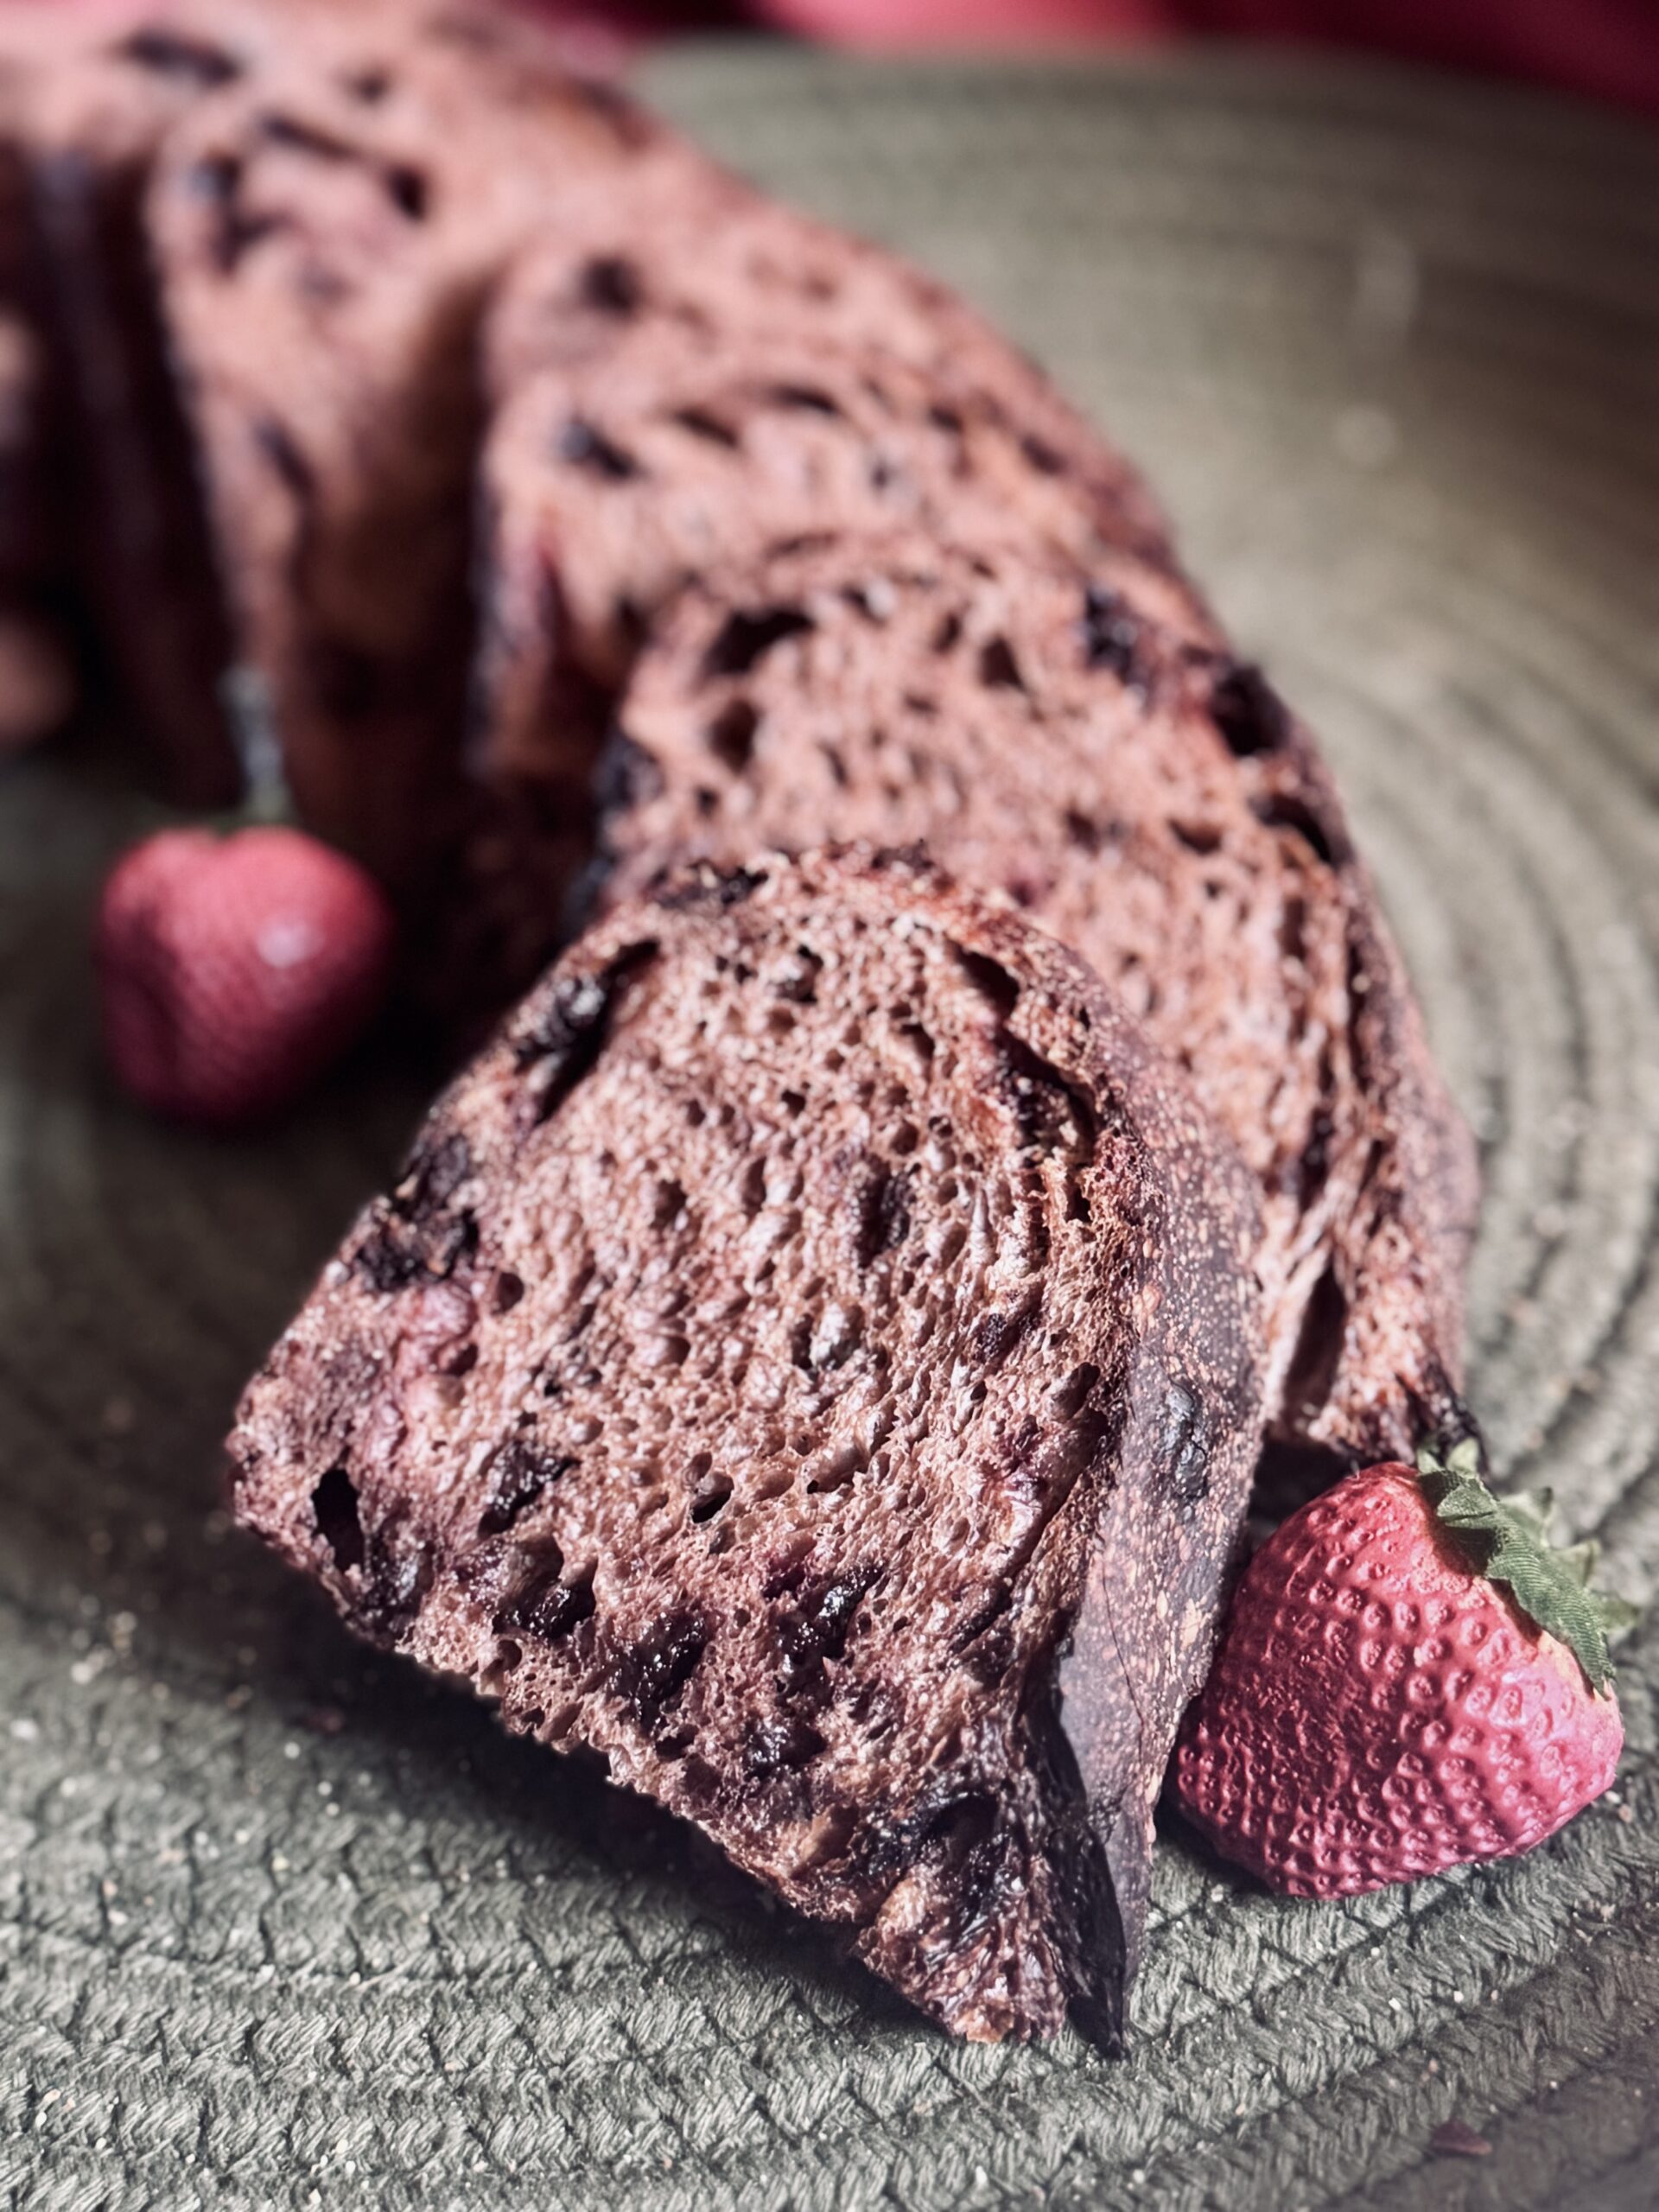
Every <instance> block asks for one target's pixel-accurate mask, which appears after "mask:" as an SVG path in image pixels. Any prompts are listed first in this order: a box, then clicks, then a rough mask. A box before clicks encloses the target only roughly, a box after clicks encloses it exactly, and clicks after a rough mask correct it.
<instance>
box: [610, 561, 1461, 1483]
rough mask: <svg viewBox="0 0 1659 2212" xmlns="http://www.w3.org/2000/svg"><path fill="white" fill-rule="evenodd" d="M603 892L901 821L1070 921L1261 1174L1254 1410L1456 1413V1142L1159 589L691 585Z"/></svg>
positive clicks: (1295, 1422) (1398, 1446)
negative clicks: (662, 872)
mask: <svg viewBox="0 0 1659 2212" xmlns="http://www.w3.org/2000/svg"><path fill="white" fill-rule="evenodd" d="M603 788H604V791H605V798H606V812H605V818H604V823H603V840H604V846H605V864H606V865H607V866H608V869H609V874H608V875H606V876H601V885H602V887H603V889H604V892H605V895H606V896H607V897H609V898H612V899H626V898H627V897H629V896H631V895H632V894H633V893H636V892H637V891H639V889H641V888H642V887H645V885H647V884H648V883H649V881H650V880H651V879H652V876H653V874H655V873H656V871H657V870H658V869H659V868H662V867H664V865H673V864H677V863H678V862H681V861H684V860H686V859H689V858H691V857H695V856H702V855H707V856H710V857H712V858H713V859H714V860H715V861H717V862H720V863H721V864H727V863H730V862H732V861H737V860H741V859H742V858H743V857H745V856H746V855H748V854H749V853H751V852H753V851H758V850H762V849H766V848H768V847H779V848H784V849H799V848H801V847H804V846H810V845H814V844H817V843H818V842H822V841H823V839H825V838H834V839H839V838H868V839H871V840H874V841H875V842H887V843H904V842H909V841H911V840H918V839H919V840H925V841H926V842H927V844H928V846H929V848H930V849H931V851H932V852H933V854H934V855H936V857H938V859H939V860H940V861H943V862H944V865H945V866H947V867H948V868H950V870H951V871H952V872H953V873H954V874H957V875H959V876H960V877H961V878H962V879H963V880H965V881H969V882H972V883H975V884H977V885H981V886H984V887H993V888H995V889H999V890H1001V891H1003V892H1005V893H1007V895H1008V896H1009V897H1010V898H1011V899H1014V901H1016V902H1017V903H1018V904H1019V905H1020V906H1021V907H1023V908H1024V909H1025V910H1026V911H1027V912H1029V914H1030V915H1031V917H1032V918H1033V920H1035V921H1037V922H1039V923H1040V924H1041V925H1043V926H1044V927H1045V928H1046V929H1048V930H1050V931H1053V933H1054V934H1055V935H1056V936H1058V937H1059V938H1063V939H1064V940H1065V942H1066V943H1067V944H1071V945H1072V946H1074V947H1075V948H1076V949H1077V950H1078V951H1079V952H1080V953H1082V954H1083V955H1084V957H1085V958H1087V959H1088V960H1089V961H1090V963H1092V965H1093V966H1094V967H1095V968H1096V969H1097V970H1098V971H1099V973H1100V975H1101V976H1103V978H1104V979H1105V981H1106V982H1107V983H1108V984H1109V987H1110V988H1112V989H1113V990H1114V991H1115V992H1116V994H1117V995H1119V996H1120V997H1121V998H1122V1001H1123V1002H1124V1003H1125V1004H1126V1005H1127V1006H1128V1007H1129V1009H1130V1010H1131V1012H1133V1013H1134V1014H1137V1015H1138V1016H1140V1017H1141V1018H1142V1019H1144V1020H1145V1021H1146V1022H1147V1026H1148V1027H1149V1028H1150V1029H1151V1031H1152V1032H1153V1033H1154V1036H1155V1037H1156V1038H1157V1039H1159V1040H1160V1042H1161V1043H1162V1044H1163V1045H1164V1046H1165V1047H1166V1049H1167V1050H1168V1051H1169V1052H1171V1053H1172V1054H1173V1055H1174V1056H1175V1057H1176V1058H1179V1060H1180V1061H1181V1062H1182V1063H1183V1064H1184V1065H1185V1066H1186V1067H1187V1068H1188V1069H1189V1070H1190V1071H1191V1073H1192V1077H1193V1078H1194V1080H1195V1082H1196V1084H1197V1086H1198V1090H1199V1092H1200V1094H1201V1096H1203V1097H1204V1098H1205V1101H1206V1102H1207V1103H1208V1104H1209V1106H1210V1107H1211V1110H1212V1111H1213V1112H1214V1113H1215V1115H1216V1116H1217V1119H1218V1120H1219V1121H1220V1122H1222V1123H1223V1124H1224V1126H1225V1127H1226V1128H1228V1129H1229V1131H1230V1134H1231V1135H1232V1136H1233V1138H1234V1139H1235V1141H1236V1143H1237V1145H1238V1147H1239V1148H1240V1150H1241V1152H1242V1153H1243V1156H1244V1158H1245V1159H1246V1160H1247V1161H1248V1162H1249V1166H1250V1167H1251V1168H1252V1169H1253V1171H1254V1172H1255V1175H1256V1177H1257V1179H1258V1181H1259V1183H1260V1185H1261V1191H1262V1228H1263V1242H1262V1248H1261V1250H1260V1252H1259V1254H1258V1255H1257V1260H1256V1267H1257V1270H1258V1273H1259V1274H1260V1275H1261V1278H1262V1284H1263V1287H1264V1291H1265V1293H1266V1296H1267V1300H1268V1315H1269V1324H1268V1329H1269V1348H1270V1357H1269V1366H1268V1414H1269V1425H1270V1431H1271V1433H1272V1434H1273V1435H1274V1437H1275V1438H1280V1439H1284V1440H1309V1441H1313V1442H1316V1443H1319V1444H1321V1445H1325V1446H1331V1447H1332V1448H1333V1449H1335V1450H1338V1451H1339V1452H1342V1453H1343V1454H1344V1456H1346V1457H1350V1458H1354V1459H1381V1458H1400V1457H1405V1458H1409V1457H1410V1454H1411V1452H1412V1450H1413V1449H1414V1446H1415V1445H1416V1444H1417V1442H1418V1441H1419V1440H1420V1439H1421V1436H1422V1435H1423V1434H1424V1433H1427V1432H1428V1431H1430V1430H1432V1429H1433V1428H1434V1427H1437V1426H1438V1425H1440V1423H1441V1422H1442V1421H1446V1420H1449V1419H1451V1418H1452V1417H1453V1414H1454V1413H1455V1411H1456V1389H1457V1385H1458V1382H1459V1368H1460V1351H1459V1339H1460V1333H1461V1290H1462V1277H1463V1265H1464V1260H1465V1251H1466V1247H1467V1242H1468V1236H1469V1231H1470V1228H1471V1223H1472V1217H1473V1211H1474V1197H1475V1190H1474V1171H1473V1163H1472V1157H1471V1151H1470V1147H1469V1144H1468V1139H1467V1136H1466V1133H1465V1130H1464V1128H1463V1126H1462V1124H1461V1122H1459V1118H1458V1116H1457V1115H1456V1113H1455V1111H1454V1109H1452V1105H1451V1103H1450V1102H1449V1101H1448V1099H1447V1098H1446V1094H1445V1092H1444V1090H1443V1089H1442V1087H1441V1085H1440V1082H1439V1080H1438V1078H1437V1077H1436V1076H1435V1074H1434V1071H1433V1067H1432V1065H1431V1063H1430V1061H1429V1058H1428V1055H1427V1050H1426V1047H1425V1045H1424V1042H1423V1039H1422V1035H1421V1027H1420V1024H1419V1020H1418V1017H1417V1014H1416V1011H1415V1009H1414V1006H1413V1003H1412V1001H1411V997H1410V995H1409V991H1408V986H1407V984H1406V982H1405V980H1404V977H1403V976H1402V970H1401V967H1400V963H1399V960H1398V957H1397V955H1396V954H1395V950H1394V949H1393V946H1392V944H1391V943H1390V941H1389V937H1388V933H1387V931H1386V929H1385V927H1384V925H1383V920H1382V918H1381V916H1380V914H1379V912H1378V909H1377V905H1376V898H1375V896H1374V893H1373V891H1372V887H1371V885H1370V879H1369V878H1368V876H1367V875H1366V874H1365V872H1364V870H1363V868H1362V867H1361V866H1360V864H1359V862H1358V861H1357V859H1356V858H1355V856H1354V853H1353V849H1352V846H1351V842H1350V840H1349V836H1348V831H1347V827H1346V824H1345V823H1344V819H1343V816H1342V812H1341V809H1340V806H1339V805H1338V801H1337V798H1336V796H1335V793H1334V791H1333V790H1332V786H1331V784H1330V781H1329V779H1328V777H1327V776H1326V774H1325V771H1324V769H1323V768H1322V766H1320V764H1319V760H1318V759H1317V758H1316V756H1315V754H1314V753H1313V747H1312V745H1311V742H1310V741H1309V740H1308V738H1307V736H1306V733H1305V732H1304V731H1303V730H1302V728H1300V725H1299V724H1298V723H1296V722H1295V721H1294V719H1293V718H1292V716H1291V715H1289V713H1288V712H1287V709H1285V708H1284V706H1283V705H1282V704H1281V702H1280V701H1279V700H1278V698H1277V696H1276V695H1275V694H1274V692H1273V691H1272V690H1270V689H1269V687H1268V685H1267V684H1266V683H1264V682H1263V681H1262V678H1261V677H1260V676H1259V675H1258V674H1257V673H1256V672H1255V671H1253V670H1251V669H1249V668H1247V667H1243V666H1241V665H1240V664H1238V663H1237V662H1236V661H1235V660H1234V659H1233V658H1231V657H1230V655H1229V653H1228V652H1227V651H1226V649H1225V648H1224V646H1223V645H1222V644H1221V642H1220V640H1219V639H1218V637H1217V634H1216V633H1215V632H1214V631H1213V630H1212V629H1211V628H1210V627H1209V626H1208V625H1206V624H1202V623H1200V624H1198V625H1195V624H1194V623H1193V622H1192V620H1189V619H1188V618H1187V617H1186V615H1185V613H1184V610H1183V602H1182V600H1181V596H1180V594H1179V591H1173V590H1172V588H1171V587H1170V584H1169V582H1168V579H1167V578H1166V576H1165V575H1162V574H1161V573H1160V571H1158V570H1156V569H1142V568H1141V567H1140V566H1139V565H1138V564H1136V563H1134V562H1133V561H1132V560H1130V559H1128V557H1127V556H1124V557H1120V558H1119V559H1118V561H1117V562H1116V563H1115V564H1113V565H1112V566H1110V567H1107V566H1104V565H1096V568H1095V569H1094V570H1093V572H1092V574H1091V575H1090V576H1089V577H1088V578H1087V579H1085V577H1084V575H1081V574H1079V573H1078V572H1077V571H1076V570H1075V569H1071V568H1070V567H1067V566H1065V565H1060V564H1055V563H1043V562H1040V561H1038V560H1035V559H1033V558H1031V557H1028V556H1022V555H1020V554H1017V553H1014V552H1013V551H1011V550H1007V549H999V550H988V551H985V552H982V553H976V552H972V551H969V550H967V549H966V547H965V545H964V544H963V543H962V542H961V541H960V540H959V541H958V543H957V544H956V545H955V546H953V547H946V546H943V545H939V544H938V543H934V542H933V541H932V540H931V539H928V538H924V537H919V536H912V537H901V538H898V539H892V540H888V541H886V542H880V543H876V542H869V543H859V542H857V541H855V540H853V539H838V540H835V541H832V542H830V543H825V544H820V545H814V546H809V547H805V548H803V549H800V550H796V551H793V552H787V553H784V554H781V555H778V556H772V558H770V559H769V560H767V561H766V562H764V563H760V565H758V566H756V567H754V568H753V569H748V570H746V571H744V572H742V573H741V574H739V575H732V576H728V577H726V578H723V579H717V580H714V581H711V582H708V583H706V584H699V585H696V586H693V587H692V588H690V589H689V590H687V591H686V592H685V593H684V594H683V596H682V597H681V599H680V600H679V601H677V604H676V606H675V607H674V608H673V609H672V610H671V613H669V614H668V615H667V616H666V617H665V618H664V620H663V621H662V623H661V625H660V626H659V628H658V632H657V633H656V635H655V636H654V638H653V639H652V643H651V645H649V646H648V648H647V649H646V651H645V653H644V655H643V656H642V657H641V658H640V660H639V664H638V665H637V667H636V670H635V673H634V677H633V680H632V683H631V684H630V686H629V688H628V690H627V691H626V695H625V696H624V698H623V700H622V702H621V705H620V719H619V728H618V734H617V736H616V738H615V740H614V741H613V748H612V753H611V757H610V760H609V762H608V764H607V773H606V775H605V777H604V779H603Z"/></svg>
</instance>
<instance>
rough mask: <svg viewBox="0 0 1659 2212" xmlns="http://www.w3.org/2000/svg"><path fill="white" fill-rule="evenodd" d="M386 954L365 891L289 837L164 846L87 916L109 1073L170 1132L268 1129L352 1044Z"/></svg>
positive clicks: (174, 840)
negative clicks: (94, 934) (93, 931)
mask: <svg viewBox="0 0 1659 2212" xmlns="http://www.w3.org/2000/svg"><path fill="white" fill-rule="evenodd" d="M391 948H392V918H391V910H390V908H389V907H388V906H387V904H386V901H385V896H384V895H383V893H381V891H380V889H379V887H378V885H377V884H376V883H375V882H374V881H373V880H372V877H370V876H367V875H365V874H364V872H363V870H362V869H361V868H359V867H358V866H357V864H356V863H355V861H349V860H346V858H345V857H344V856H343V855H341V854H340V853H336V852H334V851H331V850H330V849H329V848H328V847H327V846H326V845H320V844H318V843H317V842H316V840H315V838H312V837H308V836H304V835H303V834H302V832H301V831H300V830H297V829H280V828H275V827H269V828H266V827H262V828H258V829H241V830H238V832H236V834H235V835H234V836H228V837H219V836H214V835H213V834H212V833H211V832H210V831H208V830H206V829H168V830H163V831H162V833H161V835H160V836H155V837H150V838H148V839H147V840H146V841H145V842H143V844H141V845H136V846H135V847H134V848H133V849H132V850H131V851H130V853H128V854H126V855H125V856H124V858H123V859H122V860H121V861H118V863H117V865H116V867H115V868H114V869H113V870H112V871H111V874H110V877H109V880H107V882H106V883H105V886H104V895H103V899H102V901H101V903H100V906H99V918H98V963H99V980H100V983H101V986H102V994H103V1003H104V1034H105V1043H106V1045H107V1046H108V1049H109V1054H110V1058H111V1061H112V1062H113V1063H114V1065H115V1071H116V1073H117V1074H118V1077H120V1079H121V1081H122V1083H123V1084H124V1086H125V1087H126V1089H127V1090H130V1092H131V1094H132V1095H133V1096H134V1097H135V1098H137V1099H139V1100H140V1101H141V1102H142V1103H143V1104H144V1105H146V1106H149V1107H151V1108H153V1109H155V1110H156V1112H157V1113H161V1114H167V1115H169V1116H172V1117H173V1118H175V1120H179V1121H187V1122H204V1123H209V1124H213V1125H215V1126H217V1127H220V1128H228V1127H231V1126H232V1125H234V1124H236V1123H238V1122H250V1121H254V1120H257V1119H260V1118H262V1117H264V1116H266V1115H269V1114H273V1113H275V1112H276V1111H277V1109H279V1108H280V1107H283V1106H285V1105H287V1104H289V1103H290V1102H291V1101H292V1100H293V1099H295V1098H296V1097H297V1096H299V1095H300V1093H301V1092H302V1091H303V1090H305V1089H306V1088H307V1086H308V1084H311V1083H312V1082H314V1081H315V1078H316V1077H318V1076H320V1075H321V1073H322V1072H323V1071H324V1070H325V1069H326V1068H327V1066H328V1065H330V1064H331V1063H332V1062H333V1061H334V1060H335V1059H337V1058H339V1057H340V1053H341V1052H344V1051H345V1050H346V1046H348V1045H350V1044H351V1043H352V1042H353V1039H355V1038H356V1037H357V1036H358V1035H359V1033H361V1031H362V1030H363V1028H364V1027H365V1025H366V1024H367V1022H368V1020H369V1019H370V1017H371V1016H372V1014H373V1013H374V1011H375V1009H376V1007H378V1005H379V1003H380V1001H381V998H382V996H383V995H384V994H385V985H386V978H387V974H388V970H389V968H390V965H391Z"/></svg>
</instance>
